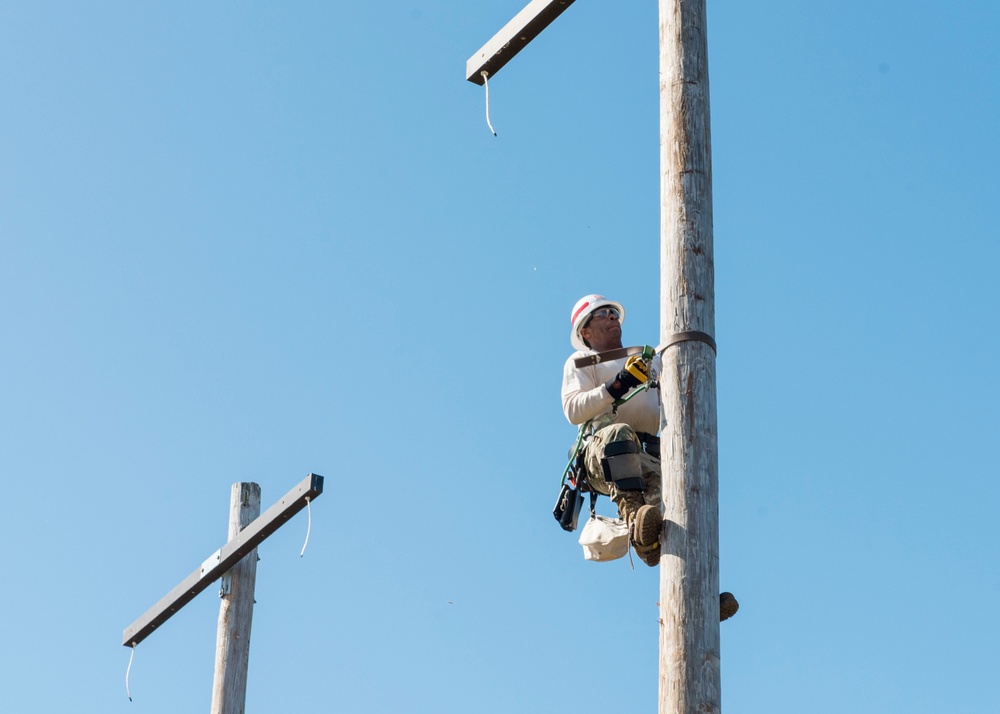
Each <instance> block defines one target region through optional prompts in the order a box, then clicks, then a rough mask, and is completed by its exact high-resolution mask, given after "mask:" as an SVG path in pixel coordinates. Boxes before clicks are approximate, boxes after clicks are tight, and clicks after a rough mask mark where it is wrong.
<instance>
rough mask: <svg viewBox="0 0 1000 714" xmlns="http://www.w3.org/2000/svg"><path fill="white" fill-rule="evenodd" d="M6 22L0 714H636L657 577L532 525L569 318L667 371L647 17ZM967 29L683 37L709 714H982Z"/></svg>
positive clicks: (884, 26)
mask: <svg viewBox="0 0 1000 714" xmlns="http://www.w3.org/2000/svg"><path fill="white" fill-rule="evenodd" d="M525 2H526V0H497V1H495V2H457V1H456V0H427V1H425V2H411V3H397V4H390V5H387V4H385V3H370V2H369V3H365V2H353V3H346V2H340V3H321V2H312V1H309V2H296V3H263V2H229V1H224V2H215V3H207V4H206V3H191V2H169V3H166V2H142V3H135V2H105V1H98V2H93V3H87V4H83V3H65V2H46V1H44V0H39V1H37V2H0V328H2V334H3V339H2V340H0V405H2V408H0V440H2V442H0V478H2V481H0V483H2V487H3V495H4V501H5V504H6V507H5V509H4V513H3V517H2V518H0V537H2V543H3V547H2V549H0V569H2V571H3V573H4V583H5V587H4V592H5V594H4V598H3V608H2V614H0V618H2V620H0V621H2V628H0V630H2V636H0V666H2V669H3V671H4V678H3V679H4V687H3V693H2V694H0V709H2V710H3V711H5V712H17V713H20V712H53V713H55V712H60V713H61V712H95V713H99V714H107V713H109V712H131V713H133V714H159V713H171V714H173V713H175V712H188V711H205V710H207V708H208V706H209V700H210V694H211V682H212V667H213V656H214V646H215V626H216V616H217V612H218V598H217V597H216V596H215V594H214V589H213V590H209V591H207V592H205V593H203V594H202V595H201V596H199V597H198V598H197V599H196V600H195V601H194V602H192V603H191V604H190V605H189V606H188V607H187V608H185V609H184V610H183V611H182V612H181V613H180V614H178V615H177V616H176V617H174V619H173V620H171V621H170V622H169V623H168V624H167V625H166V626H164V628H163V629H162V630H160V631H158V632H156V633H155V634H154V635H153V636H152V637H150V638H149V639H148V640H146V641H145V642H144V643H143V644H142V645H140V646H139V648H138V649H137V652H136V657H135V662H134V664H133V667H132V672H131V681H130V684H131V689H132V694H133V698H134V701H132V702H131V703H130V702H129V701H128V699H127V698H126V696H125V670H126V666H127V664H128V655H129V651H128V650H127V649H126V648H124V647H122V646H121V644H120V642H121V633H122V630H123V629H124V628H125V627H126V626H127V625H128V624H129V623H131V622H132V621H133V620H134V619H135V618H137V617H138V616H139V615H141V614H142V613H143V611H145V610H146V608H148V607H150V606H151V605H152V604H153V603H155V602H156V601H157V600H158V599H159V598H160V597H161V596H163V595H164V594H166V593H167V592H168V591H169V590H170V589H171V588H172V587H173V586H174V585H175V584H177V583H178V582H180V580H181V579H183V577H184V576H186V575H187V574H188V573H189V572H191V571H192V570H194V569H195V568H196V567H197V566H198V565H199V564H200V563H201V562H202V561H203V560H204V559H205V558H206V557H207V556H208V555H209V554H210V553H212V552H213V551H214V550H215V549H217V548H218V547H219V546H221V545H222V543H223V542H224V541H225V538H226V529H227V512H228V502H229V490H230V485H231V484H232V483H234V482H236V481H241V480H243V481H256V482H258V483H259V484H260V485H261V487H262V489H263V502H264V505H265V506H267V505H270V504H271V503H273V502H274V501H276V500H277V499H278V498H280V496H281V495H282V494H284V493H285V492H286V491H287V490H288V489H289V488H291V486H293V485H294V484H295V483H297V482H298V481H299V480H301V479H302V478H303V477H304V476H305V475H306V474H307V473H309V472H311V471H312V472H316V473H319V474H322V475H324V476H325V477H326V492H325V493H324V495H323V497H322V498H321V499H319V500H318V501H317V502H316V503H315V504H314V508H313V527H312V534H311V538H310V543H309V548H308V550H307V552H306V555H305V557H304V558H301V559H300V558H299V550H300V548H301V546H302V542H303V540H304V538H305V530H306V519H305V514H302V515H301V516H299V517H297V518H296V519H295V520H293V521H292V522H290V523H289V524H287V525H286V526H285V527H284V528H282V529H281V530H280V531H279V532H278V533H276V534H275V535H274V536H273V537H272V538H271V539H269V540H268V541H267V542H266V543H265V544H264V546H263V547H262V548H261V552H260V555H261V561H260V564H259V569H258V581H257V606H256V609H255V613H254V627H253V639H252V652H251V662H250V683H249V692H248V707H247V710H248V711H249V712H277V711H345V712H373V713H378V714H389V713H391V714H396V713H398V712H418V713H422V712H427V713H431V714H457V713H462V714H465V713H467V712H497V713H499V712H514V711H517V712H539V713H546V712H554V711H610V710H612V709H614V710H616V711H636V712H639V711H644V712H649V711H655V708H656V696H657V695H656V687H657V658H658V655H657V636H658V626H657V608H656V601H657V599H658V597H659V590H658V581H657V577H656V572H655V571H653V570H650V569H647V568H645V567H644V566H642V565H641V564H639V563H638V562H637V568H638V569H637V570H635V571H634V572H633V571H631V570H630V569H629V566H628V563H627V561H616V562H614V563H610V564H595V563H590V562H585V561H584V560H583V558H582V554H581V551H580V548H579V546H578V545H577V543H576V539H575V536H570V535H568V534H565V533H563V532H562V531H561V530H560V529H559V528H558V526H557V525H556V523H555V522H554V521H553V519H552V517H551V515H550V510H551V507H552V502H553V501H554V498H555V495H556V491H557V488H558V481H559V474H560V471H561V469H562V466H563V464H564V459H565V454H566V450H567V448H568V447H569V445H570V442H571V441H572V439H573V436H574V433H575V432H574V430H573V429H572V428H571V427H570V426H569V424H567V423H566V421H565V419H564V418H563V416H562V414H561V411H560V407H559V382H560V374H561V368H562V364H563V361H564V360H565V358H566V357H567V356H568V354H569V352H570V349H571V348H570V345H569V340H568V334H569V312H570V308H571V306H572V305H573V303H574V302H575V301H576V299H577V298H579V297H580V296H581V295H583V294H585V293H589V292H594V291H597V292H602V293H604V294H606V295H608V296H610V297H614V298H617V299H619V300H621V301H623V302H624V303H625V304H626V306H627V308H628V318H627V320H626V322H625V341H626V343H631V344H641V343H643V342H649V343H654V344H655V342H656V341H657V340H658V337H659V334H658V332H659V328H658V312H659V262H658V252H659V237H658V230H659V218H658V214H659V188H658V175H659V174H658V171H659V169H658V161H659V154H658V127H659V119H658V114H657V112H658V96H657V87H658V80H657V17H656V3H655V2H652V1H651V0H650V1H648V2H642V3H640V2H586V1H581V2H577V3H575V4H574V5H573V7H571V8H570V9H569V10H567V11H566V13H565V14H564V15H563V16H562V17H560V18H559V20H558V21H557V22H556V23H555V24H553V25H552V26H551V27H550V28H549V29H548V30H547V31H546V32H545V33H544V34H543V35H542V36H541V37H540V38H539V39H538V40H536V42H535V43H533V44H532V45H531V46H530V47H529V48H528V49H527V50H526V51H525V52H523V53H522V54H521V55H519V56H518V57H517V58H516V59H515V60H514V61H513V62H512V63H511V64H509V65H508V66H507V67H506V68H505V69H504V70H503V71H502V72H501V73H500V74H499V75H498V76H497V77H496V79H495V80H494V81H493V82H491V85H490V95H491V96H490V99H491V114H492V121H493V125H494V126H495V128H496V129H497V131H498V132H499V136H498V137H493V136H492V135H491V134H490V133H489V131H488V129H487V127H486V121H485V116H484V93H483V90H482V88H481V87H477V86H475V85H472V84H470V83H468V82H466V81H465V79H464V69H465V61H466V59H467V58H468V57H469V56H470V55H471V54H472V53H473V52H474V51H475V50H476V49H477V48H478V47H480V46H481V45H482V44H483V43H485V42H486V40H487V39H489V37H490V36H492V34H493V33H494V32H495V31H496V30H498V29H499V28H500V27H501V26H502V25H503V24H505V23H506V22H507V20H508V19H510V18H511V17H512V16H513V15H514V14H515V13H516V12H517V11H518V10H520V9H521V7H522V6H523V4H524V3H525ZM998 34H1000V4H997V3H996V2H995V0H971V1H970V2H963V3H954V2H944V0H931V1H928V2H920V3H911V2H900V1H898V0H885V1H883V2H874V3H873V2H867V1H866V2H862V1H860V0H847V2H841V3H834V4H823V3H819V4H817V3H802V2H791V1H790V0H786V1H784V2H782V1H780V0H771V1H765V2H763V3H753V4H748V3H737V2H733V1H732V0H718V1H710V3H709V49H710V71H711V90H712V130H713V153H714V187H715V250H716V295H717V330H716V332H717V334H716V337H717V339H718V343H719V356H718V362H717V365H718V380H719V382H718V395H719V398H718V407H719V458H720V483H721V499H720V522H721V571H722V586H723V588H725V589H728V590H731V591H733V592H735V593H736V594H737V596H738V597H739V599H740V601H741V603H742V606H743V607H742V610H741V611H740V613H739V614H738V615H737V617H736V618H735V619H733V620H732V621H730V622H727V623H725V624H724V625H723V630H722V677H723V706H724V708H725V710H726V711H730V712H740V714H765V713H766V714H781V713H784V712H789V713H791V712H795V713H798V712H810V713H811V714H817V713H827V712H829V713H837V714H841V713H842V712H845V711H862V712H876V711H877V712H881V713H884V714H904V713H905V714H923V713H927V714H930V713H933V714H939V713H940V712H984V711H991V710H995V708H996V706H997V704H996V701H997V697H996V689H995V686H994V685H993V683H992V682H993V679H994V677H995V675H996V670H997V666H998V664H1000V656H998V655H1000V652H998V644H997V642H998V640H1000V626H998V624H997V620H996V616H995V611H996V601H997V598H998V597H1000V558H998V555H997V544H998V540H1000V538H998V537H1000V527H998V525H997V522H998V521H997V517H996V511H997V508H998V505H1000V482H998V478H997V476H998V465H997V464H998V462H1000V454H998V450H1000V448H998V444H1000V439H998V438H997V435H996V432H997V427H998V422H1000V419H998V417H1000V407H998V403H1000V378H998V373H997V367H996V364H997V358H998V353H1000V340H998V337H997V329H996V328H997V317H998V303H1000V287H998V284H997V279H996V272H997V265H998V262H1000V242H998V237H1000V236H998V233H1000V230H998V226H1000V201H998V200H997V197H996V196H997V186H998V183H1000V181H998V179H1000V175H998V174H1000V171H998V166H1000V132H998V131H997V127H998V125H1000V83H998V77H1000V43H998V42H997V36H998Z"/></svg>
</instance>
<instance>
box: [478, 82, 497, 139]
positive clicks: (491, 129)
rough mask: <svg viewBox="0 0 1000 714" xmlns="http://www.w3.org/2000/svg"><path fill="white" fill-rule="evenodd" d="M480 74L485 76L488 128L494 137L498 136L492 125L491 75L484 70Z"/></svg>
mask: <svg viewBox="0 0 1000 714" xmlns="http://www.w3.org/2000/svg"><path fill="white" fill-rule="evenodd" d="M479 74H481V75H482V76H483V86H484V87H486V126H488V127H489V128H490V131H492V132H493V136H496V135H497V131H496V129H494V128H493V125H492V124H491V123H490V81H489V76H490V73H489V72H487V71H486V70H485V69H484V70H483V71H482V72H480V73H479Z"/></svg>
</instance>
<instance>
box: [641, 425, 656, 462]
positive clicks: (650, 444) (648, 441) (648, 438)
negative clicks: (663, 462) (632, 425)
mask: <svg viewBox="0 0 1000 714" xmlns="http://www.w3.org/2000/svg"><path fill="white" fill-rule="evenodd" d="M635 435H636V436H638V437H639V443H641V444H642V450H643V451H645V452H646V453H647V454H649V455H650V456H652V457H653V458H654V459H658V458H660V437H658V436H655V435H653V434H647V433H646V432H644V431H637V432H636V433H635Z"/></svg>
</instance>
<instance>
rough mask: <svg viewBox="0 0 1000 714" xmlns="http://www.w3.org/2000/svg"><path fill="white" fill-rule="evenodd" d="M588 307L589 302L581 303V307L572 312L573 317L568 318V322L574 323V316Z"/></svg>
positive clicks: (577, 315)
mask: <svg viewBox="0 0 1000 714" xmlns="http://www.w3.org/2000/svg"><path fill="white" fill-rule="evenodd" d="M588 307H590V303H589V302H585V303H583V307H581V308H580V309H579V310H577V311H576V312H574V313H573V317H571V318H570V319H569V324H571V325H575V324H576V318H577V317H579V315H580V313H581V312H583V311H584V310H586V309H587V308H588Z"/></svg>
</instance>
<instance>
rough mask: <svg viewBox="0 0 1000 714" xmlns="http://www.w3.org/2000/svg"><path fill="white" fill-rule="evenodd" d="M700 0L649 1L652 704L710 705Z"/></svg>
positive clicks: (717, 701) (714, 631)
mask: <svg viewBox="0 0 1000 714" xmlns="http://www.w3.org/2000/svg"><path fill="white" fill-rule="evenodd" d="M705 19H706V18H705V0H660V198H661V209H660V210H661V214H660V242H661V245H660V341H661V343H664V344H665V343H667V342H668V341H670V340H671V338H672V337H673V336H675V335H677V334H678V333H687V334H689V335H694V337H693V338H690V339H687V340H685V341H681V342H677V343H676V344H674V345H673V346H671V347H670V348H669V349H667V350H665V351H664V353H663V372H662V374H661V376H660V395H661V398H662V402H663V419H664V421H665V424H664V426H663V430H662V431H661V434H660V438H661V453H662V455H663V458H662V461H661V466H662V469H663V471H662V473H663V514H664V535H663V538H662V539H661V543H662V544H663V546H662V551H661V556H660V686H659V711H660V714H668V713H669V714H695V712H698V713H699V714H701V713H709V712H712V713H714V712H720V711H721V699H722V696H721V675H720V667H719V644H720V643H719V639H720V638H719V458H718V428H717V415H716V387H715V385H716V379H715V341H714V338H713V337H712V336H713V335H714V334H715V262H714V257H713V240H712V152H711V131H710V124H709V95H708V41H707V33H706V26H705Z"/></svg>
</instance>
